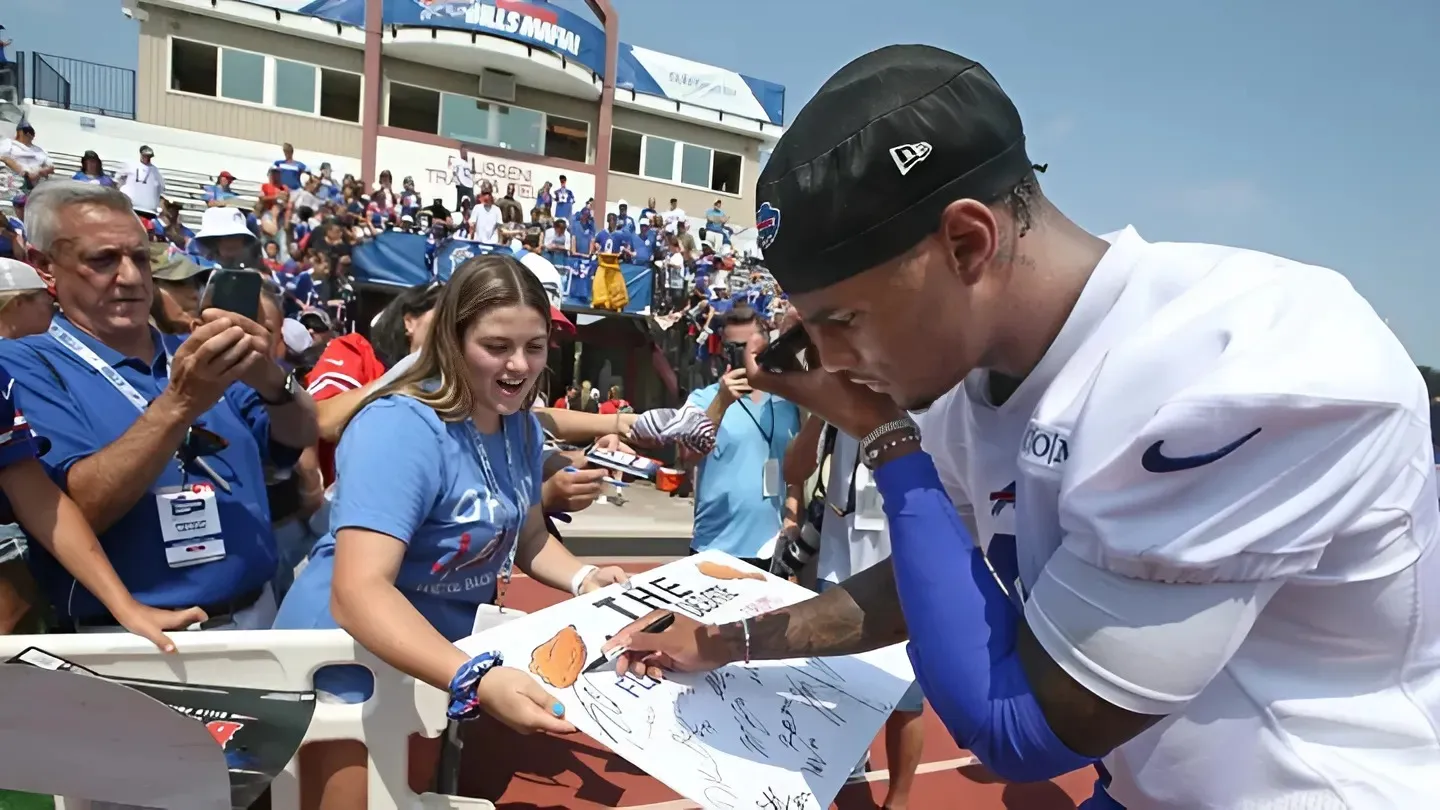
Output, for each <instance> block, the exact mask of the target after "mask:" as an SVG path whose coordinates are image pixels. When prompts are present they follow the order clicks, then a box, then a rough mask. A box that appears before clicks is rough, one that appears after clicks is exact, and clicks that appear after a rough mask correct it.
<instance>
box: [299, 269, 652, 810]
mask: <svg viewBox="0 0 1440 810" xmlns="http://www.w3.org/2000/svg"><path fill="white" fill-rule="evenodd" d="M550 323H551V322H550V299H549V297H548V296H547V295H546V293H545V290H544V288H543V287H542V286H541V285H540V281H539V280H538V279H537V278H536V277H535V276H534V275H532V274H531V273H530V272H529V271H528V270H526V269H525V267H524V265H522V264H520V263H519V262H518V261H516V260H515V259H514V258H513V257H510V256H504V255H500V254H489V255H484V256H477V257H474V258H472V259H470V260H468V261H466V262H465V263H464V264H462V265H461V266H460V267H459V268H458V269H457V270H456V272H455V274H454V276H453V277H452V278H451V280H450V283H449V284H447V285H446V286H445V288H444V291H443V292H442V293H441V294H440V299H439V301H438V302H437V304H436V307H435V310H434V315H433V320H432V322H431V325H430V327H429V329H430V334H429V337H428V339H427V340H426V341H425V343H424V348H423V349H422V350H421V353H420V356H419V359H418V360H417V361H416V362H415V364H414V366H412V367H411V368H410V369H409V370H408V371H406V372H405V373H403V374H402V375H400V376H399V377H398V378H397V379H396V380H394V381H393V382H391V383H389V384H386V385H382V386H381V387H380V388H379V389H378V390H376V391H375V392H373V393H372V394H370V395H369V396H368V397H367V402H366V404H364V405H362V406H361V409H360V411H359V412H358V413H357V414H356V416H355V417H354V418H353V419H352V420H351V422H350V424H349V425H348V426H346V428H345V429H344V433H343V434H342V438H341V440H340V445H339V449H338V453H337V456H336V461H337V471H336V485H335V486H336V490H335V495H334V498H333V501H332V514H331V520H330V529H331V531H330V534H328V535H326V536H325V537H324V538H322V539H321V540H320V541H319V542H318V543H317V544H316V546H315V549H314V550H313V551H312V552H311V555H310V562H309V564H308V565H307V566H306V567H305V570H304V571H302V572H301V574H300V576H299V577H298V578H297V579H296V581H295V584H294V586H293V587H292V588H291V590H290V592H289V594H288V595H287V596H286V597H285V602H284V605H283V606H282V607H281V610H280V615H279V617H278V618H277V620H276V623H275V626H276V627H277V628H326V627H341V628H343V629H344V630H346V631H347V632H349V633H350V635H352V636H354V637H355V639H356V640H357V641H359V642H360V643H361V644H363V645H364V646H365V647H366V649H368V650H370V651H371V652H372V653H374V654H375V655H377V656H378V657H379V658H380V659H382V660H383V661H385V662H386V663H388V664H389V665H391V666H393V667H395V668H396V669H399V670H400V671H401V672H404V673H406V674H408V675H411V676H413V677H414V678H416V679H417V680H420V681H424V682H425V683H428V684H430V685H432V686H434V687H436V688H438V689H442V690H447V691H448V692H449V693H450V697H451V704H450V717H451V719H455V720H461V719H468V718H470V717H474V716H477V715H478V714H479V713H481V712H486V713H489V714H491V715H493V716H495V717H496V718H497V719H499V720H500V721H501V722H503V723H505V724H506V725H509V726H511V727H512V728H516V729H519V730H522V731H550V732H567V731H572V730H573V727H572V726H570V724H569V723H568V722H566V721H565V720H564V719H563V718H562V716H561V715H563V713H564V708H563V707H562V706H561V705H560V704H558V703H556V702H555V701H554V699H553V698H551V697H550V696H549V694H548V693H547V692H545V691H544V689H542V688H540V686H539V684H538V683H537V682H536V681H535V680H534V679H533V678H531V677H530V675H529V674H528V673H527V672H525V671H524V669H523V668H524V667H525V666H526V665H527V664H528V663H529V662H528V661H515V662H509V663H512V664H513V665H515V666H518V667H520V668H519V669H512V668H510V667H506V666H503V664H505V663H507V662H505V661H503V660H502V658H501V657H500V656H499V654H498V653H485V654H482V655H480V656H476V657H474V658H472V657H471V656H469V655H467V654H466V653H464V652H461V651H460V650H459V649H458V648H456V647H455V646H454V643H453V642H455V641H457V640H459V639H461V638H464V637H465V636H468V635H471V633H472V628H473V627H475V626H476V624H477V621H478V622H481V623H482V624H483V623H484V622H485V621H487V620H488V621H490V622H493V621H494V614H495V609H494V608H493V607H490V608H483V607H482V606H493V605H498V604H500V603H502V602H503V600H504V594H505V587H506V585H507V584H508V582H509V579H510V577H511V571H512V567H513V568H519V569H520V570H521V571H523V572H524V573H526V574H527V575H529V576H530V577H531V578H532V579H534V580H537V581H539V582H541V583H543V584H545V585H548V586H549V587H552V588H556V589H559V590H561V591H563V592H567V593H571V594H580V593H588V592H590V591H592V590H595V589H598V588H602V587H605V586H606V585H610V584H613V583H616V582H623V581H624V580H625V579H626V576H625V573H624V571H622V570H621V569H619V568H616V567H609V568H596V567H595V566H591V565H582V564H581V563H580V561H579V560H577V559H575V557H574V555H572V554H571V553H570V552H569V551H568V550H567V549H566V548H565V547H564V546H563V545H561V544H560V543H559V541H557V540H556V539H554V538H553V537H551V536H550V534H549V533H548V532H547V531H546V527H545V521H544V516H543V514H542V513H541V508H540V502H541V485H542V462H541V452H542V442H543V438H544V436H543V431H542V430H541V428H540V425H539V423H538V422H537V421H536V419H535V417H534V416H533V415H532V414H531V413H530V411H529V410H528V405H529V402H530V399H531V397H532V395H533V392H534V387H535V384H536V381H537V379H538V378H539V376H540V373H541V372H542V371H544V369H545V363H546V357H547V352H548V347H549V342H550ZM477 612H478V613H477ZM544 640H545V639H536V642H537V644H539V643H541V642H543V641H544ZM370 681H371V679H370V677H369V675H368V673H366V672H365V671H364V670H363V669H361V668H358V667H354V666H350V667H332V668H327V669H323V670H321V671H319V672H317V673H316V677H315V686H316V689H317V690H320V691H322V692H325V693H327V694H331V695H334V696H336V697H339V698H341V699H343V700H346V701H349V702H355V701H359V700H363V699H365V697H366V696H367V694H368V692H369V691H370V688H371V683H370ZM317 757H318V758H319V759H322V760H323V761H324V766H323V767H322V768H321V770H322V771H324V777H323V779H322V781H325V782H327V787H326V805H327V806H337V807H364V806H365V798H366V794H365V783H366V774H365V769H364V768H355V767H352V766H356V765H359V764H363V763H364V761H365V753H364V751H363V749H360V750H358V751H356V750H355V749H353V747H350V746H344V745H333V744H326V747H325V748H324V749H322V751H321V753H319V754H317ZM332 791H333V792H332ZM332 800H333V804H331V803H330V802H331V801H332Z"/></svg>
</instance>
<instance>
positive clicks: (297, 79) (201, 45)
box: [170, 37, 361, 123]
mask: <svg viewBox="0 0 1440 810" xmlns="http://www.w3.org/2000/svg"><path fill="white" fill-rule="evenodd" d="M360 84H361V77H360V74H358V73H351V72H349V71H344V70H335V69H333V68H323V67H319V66H317V65H312V64H309V63H306V62H297V61H294V60H292V59H281V58H279V57H276V56H267V55H265V54H262V53H254V52H252V51H242V50H239V49H236V48H228V47H220V46H216V45H211V44H208V43H205V42H195V41H193V40H188V39H179V38H176V37H172V38H171V39H170V89H171V90H174V91H177V92H181V93H193V94H195V95H201V96H210V97H212V98H221V99H225V100H228V101H238V102H242V103H244V104H255V105H259V106H263V107H273V108H275V109H278V110H284V111H286V112H294V113H301V114H304V115H318V116H321V117H324V118H332V119H335V120H337V121H349V122H351V123H359V122H360V96H361V91H360Z"/></svg>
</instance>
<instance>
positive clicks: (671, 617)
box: [581, 613, 675, 675]
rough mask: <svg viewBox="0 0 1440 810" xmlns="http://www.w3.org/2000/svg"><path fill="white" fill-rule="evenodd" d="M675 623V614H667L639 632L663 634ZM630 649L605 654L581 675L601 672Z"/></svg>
mask: <svg viewBox="0 0 1440 810" xmlns="http://www.w3.org/2000/svg"><path fill="white" fill-rule="evenodd" d="M674 623H675V614H674V613H666V614H665V615H664V616H661V617H660V618H658V619H656V620H655V621H653V622H651V623H649V624H647V625H645V626H644V627H642V628H640V631H639V632H641V633H663V632H665V631H666V630H668V629H670V625H672V624H674ZM628 649H629V648H628V647H625V646H623V645H622V646H619V647H616V648H615V649H613V650H611V651H610V652H608V653H603V654H602V655H601V656H600V657H599V658H597V659H595V663H593V664H591V665H590V666H588V667H586V668H585V669H584V670H583V672H582V673H581V674H584V675H589V674H590V673H592V672H599V671H600V670H602V669H604V668H605V666H606V665H607V664H613V663H615V659H616V658H619V657H620V656H621V655H623V654H624V653H625V651H626V650H628Z"/></svg>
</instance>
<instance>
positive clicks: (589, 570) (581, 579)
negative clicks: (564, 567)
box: [570, 565, 600, 596]
mask: <svg viewBox="0 0 1440 810" xmlns="http://www.w3.org/2000/svg"><path fill="white" fill-rule="evenodd" d="M599 570H600V569H599V567H597V566H594V565H582V566H580V569H579V570H578V571H576V572H575V576H573V577H571V578H570V594H571V595H572V596H579V595H580V588H581V587H583V586H584V585H585V578H586V577H588V576H590V575H591V574H593V573H595V572H596V571H599Z"/></svg>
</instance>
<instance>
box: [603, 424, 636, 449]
mask: <svg viewBox="0 0 1440 810" xmlns="http://www.w3.org/2000/svg"><path fill="white" fill-rule="evenodd" d="M631 421H632V423H633V421H634V420H631ZM595 449H596V450H610V451H612V452H616V453H629V454H630V455H632V456H633V455H636V453H635V448H633V447H631V446H630V445H628V444H626V443H625V440H624V439H622V438H621V437H620V435H619V434H617V433H607V434H605V435H604V436H601V437H600V438H598V439H596V440H595Z"/></svg>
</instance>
